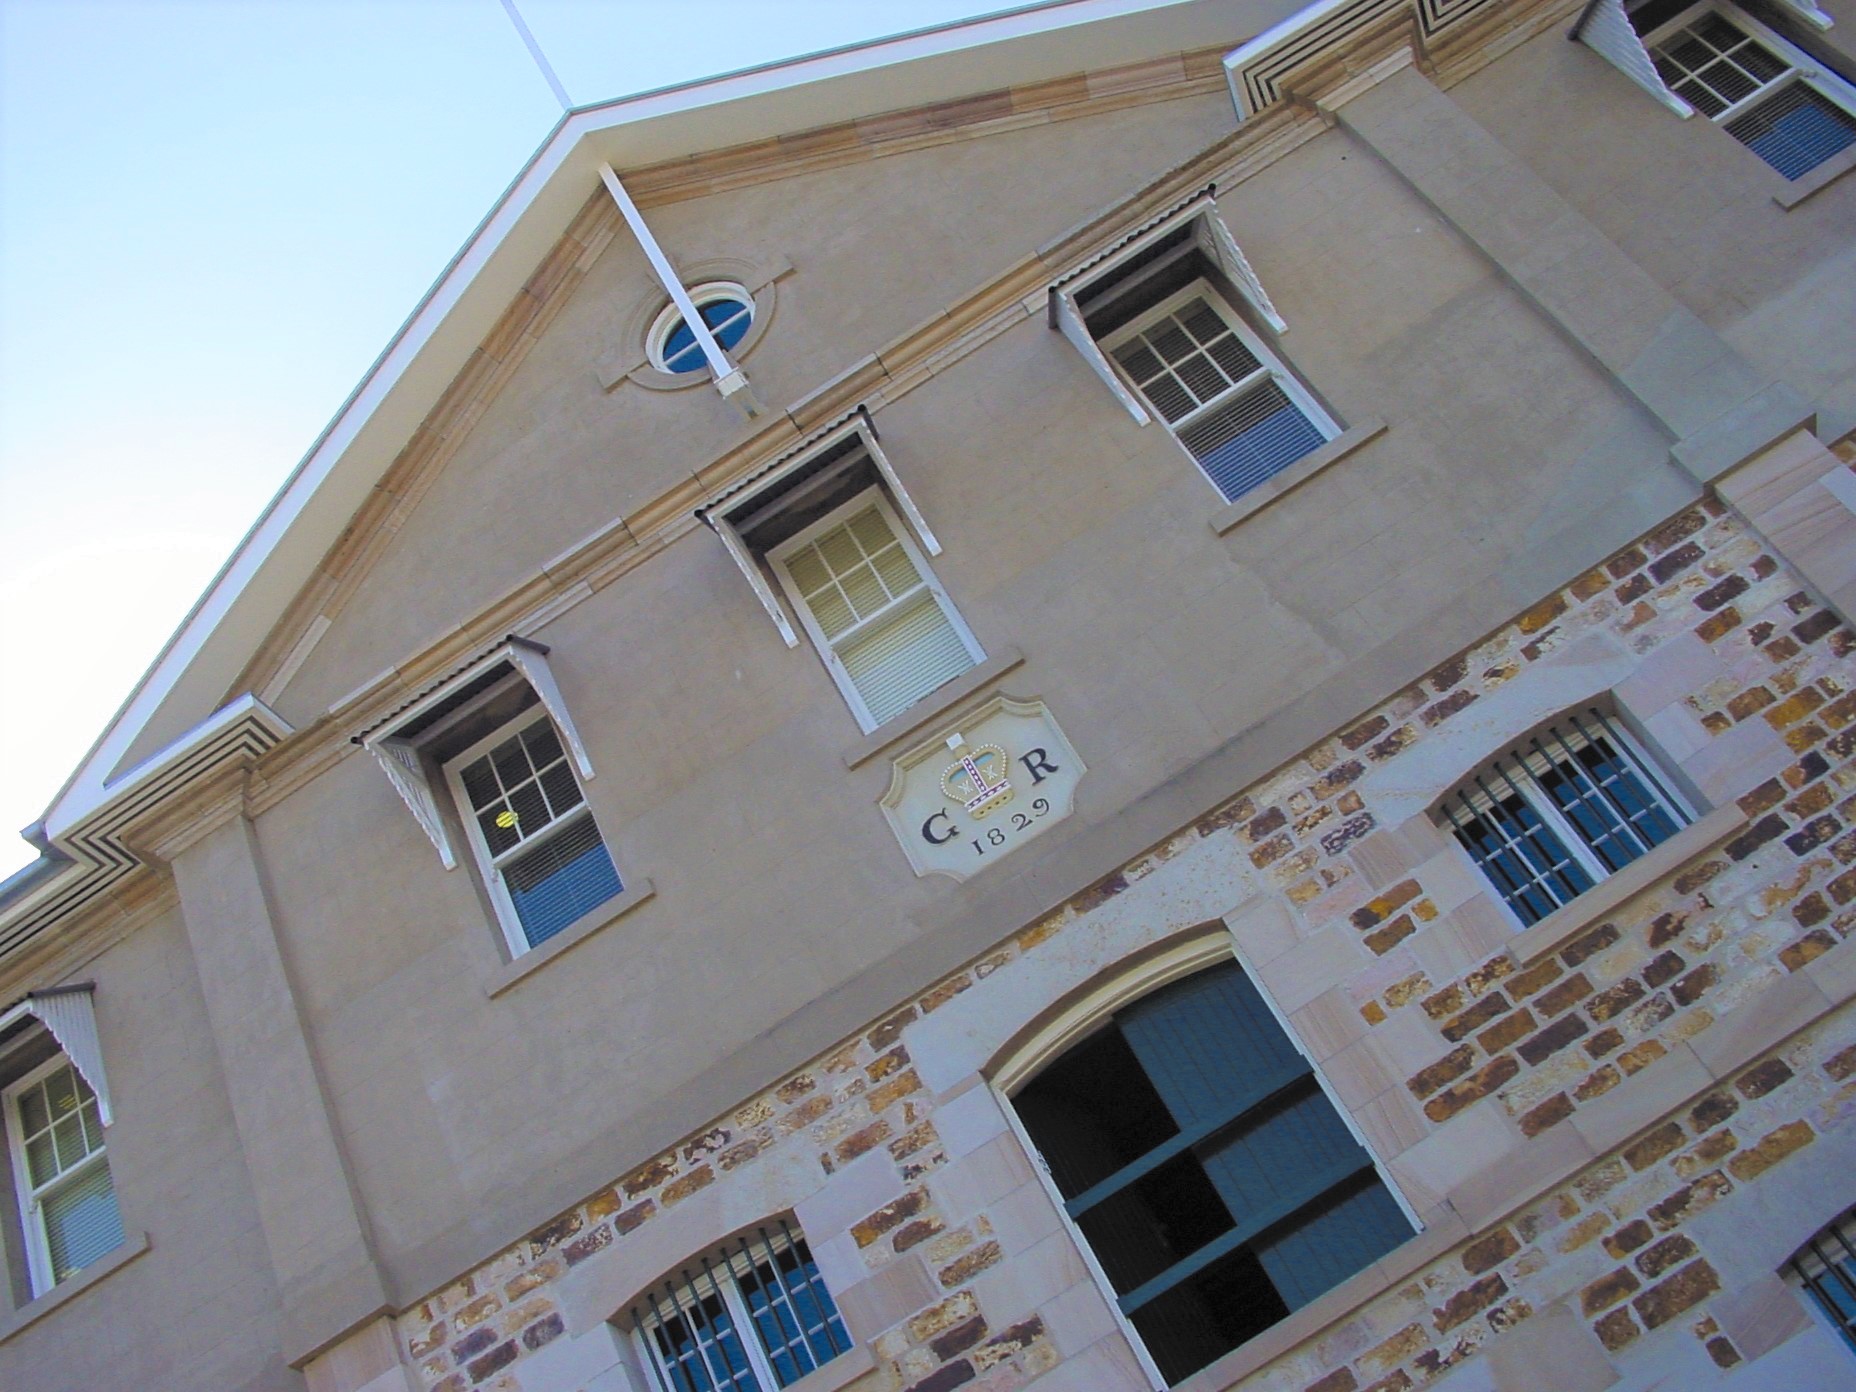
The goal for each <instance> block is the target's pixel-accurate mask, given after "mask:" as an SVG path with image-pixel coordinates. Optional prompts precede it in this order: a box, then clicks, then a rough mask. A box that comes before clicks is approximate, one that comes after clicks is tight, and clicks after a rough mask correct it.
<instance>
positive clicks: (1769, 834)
mask: <svg viewBox="0 0 1856 1392" xmlns="http://www.w3.org/2000/svg"><path fill="white" fill-rule="evenodd" d="M1784 834H1785V821H1784V819H1783V818H1781V817H1775V816H1765V817H1761V818H1760V819H1759V820H1758V821H1756V822H1754V823H1753V825H1751V826H1750V827H1748V828H1747V829H1746V830H1745V831H1743V832H1741V833H1740V834H1739V835H1738V836H1736V837H1734V838H1733V840H1731V841H1729V842H1728V843H1727V844H1726V845H1724V846H1722V847H1721V850H1722V851H1724V852H1725V853H1726V855H1727V858H1728V859H1729V860H1745V859H1746V858H1747V857H1748V856H1750V855H1752V854H1753V852H1754V851H1757V850H1758V849H1759V848H1760V847H1761V846H1763V845H1765V844H1766V843H1767V842H1768V841H1771V840H1773V839H1774V838H1775V837H1779V836H1783V835H1784Z"/></svg>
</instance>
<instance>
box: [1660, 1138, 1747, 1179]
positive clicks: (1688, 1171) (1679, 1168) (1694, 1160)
mask: <svg viewBox="0 0 1856 1392" xmlns="http://www.w3.org/2000/svg"><path fill="white" fill-rule="evenodd" d="M1739 1145H1740V1138H1739V1137H1738V1136H1736V1135H1734V1133H1733V1132H1732V1131H1727V1130H1722V1131H1716V1132H1714V1133H1713V1134H1711V1135H1709V1136H1708V1137H1706V1138H1705V1139H1704V1140H1703V1141H1702V1142H1701V1144H1699V1145H1697V1146H1695V1147H1694V1148H1693V1149H1692V1150H1690V1151H1688V1152H1687V1153H1686V1154H1683V1155H1678V1156H1677V1157H1676V1158H1675V1164H1674V1166H1673V1168H1674V1170H1675V1172H1676V1174H1677V1176H1678V1177H1679V1178H1682V1179H1693V1178H1694V1177H1695V1176H1696V1175H1698V1174H1700V1173H1701V1172H1702V1171H1703V1170H1707V1169H1711V1168H1713V1167H1714V1166H1715V1165H1718V1164H1719V1163H1720V1162H1721V1161H1722V1160H1723V1159H1725V1158H1726V1157H1727V1156H1729V1155H1732V1154H1733V1153H1734V1151H1735V1150H1736V1149H1738V1148H1739Z"/></svg>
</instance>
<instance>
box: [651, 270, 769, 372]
mask: <svg viewBox="0 0 1856 1392" xmlns="http://www.w3.org/2000/svg"><path fill="white" fill-rule="evenodd" d="M689 295H690V303H691V304H693V305H695V306H696V312H697V313H699V314H700V313H701V312H702V308H703V306H704V305H708V304H714V303H715V302H716V301H717V300H739V301H741V303H742V304H743V306H744V307H745V312H746V314H747V320H748V322H747V324H746V326H745V327H744V328H743V329H742V330H741V338H738V339H736V340H735V342H736V343H740V342H741V341H742V339H745V338H746V337H747V336H748V334H749V333H750V332H752V331H753V328H754V318H755V316H756V315H757V314H758V313H759V312H760V307H759V306H758V305H757V304H755V302H754V292H753V291H751V290H749V289H748V288H747V287H746V286H745V285H741V284H738V283H736V282H735V281H732V280H712V281H709V282H707V283H706V284H703V285H698V286H697V287H696V288H695V289H693V290H691V291H690V292H689ZM739 317H740V316H739V315H737V316H735V318H739ZM735 318H730V319H725V320H723V321H722V323H721V324H719V325H717V326H716V327H715V328H713V329H711V330H710V332H711V333H713V334H715V335H716V336H717V337H716V342H717V343H720V342H721V337H720V335H721V331H722V330H723V329H725V328H727V327H728V326H729V325H730V324H732V323H734V322H735ZM682 322H683V312H682V311H681V310H679V309H678V308H677V306H676V305H675V304H674V303H671V304H667V305H665V306H664V308H663V309H662V310H660V311H659V312H658V316H657V318H656V319H655V320H653V321H652V324H651V331H650V332H649V333H647V334H646V335H645V356H646V358H647V360H648V361H649V362H650V364H651V366H652V367H654V368H656V369H657V370H658V371H659V372H665V373H669V374H670V375H671V376H673V377H689V378H695V377H698V376H699V375H700V374H702V373H703V372H706V371H708V368H709V364H708V362H707V361H706V360H705V361H703V362H701V363H699V364H698V365H697V366H695V367H689V368H675V367H671V366H670V365H669V364H668V363H667V362H666V361H665V359H664V344H665V343H666V342H668V341H669V339H670V335H671V334H673V333H675V332H676V329H677V325H679V324H681V323H682ZM723 351H724V352H732V351H733V350H732V349H729V348H726V347H724V349H723Z"/></svg>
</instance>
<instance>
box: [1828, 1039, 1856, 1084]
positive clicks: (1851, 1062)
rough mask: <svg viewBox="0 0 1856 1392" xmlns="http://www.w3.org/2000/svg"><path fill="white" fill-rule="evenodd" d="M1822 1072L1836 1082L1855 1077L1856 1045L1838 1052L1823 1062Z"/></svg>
mask: <svg viewBox="0 0 1856 1392" xmlns="http://www.w3.org/2000/svg"><path fill="white" fill-rule="evenodd" d="M1824 1071H1825V1072H1826V1073H1828V1074H1829V1075H1830V1076H1831V1077H1833V1078H1835V1079H1836V1080H1837V1081H1838V1082H1842V1081H1843V1080H1844V1079H1845V1078H1849V1077H1852V1076H1856V1044H1852V1045H1850V1047H1849V1048H1847V1049H1842V1050H1839V1051H1838V1052H1837V1053H1834V1054H1832V1055H1831V1056H1830V1057H1829V1058H1827V1059H1825V1060H1824Z"/></svg>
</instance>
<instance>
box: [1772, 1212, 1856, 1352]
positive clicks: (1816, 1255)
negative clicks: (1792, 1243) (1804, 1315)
mask: <svg viewBox="0 0 1856 1392" xmlns="http://www.w3.org/2000/svg"><path fill="white" fill-rule="evenodd" d="M1852 1231H1856V1217H1852V1215H1848V1214H1846V1215H1845V1216H1844V1217H1843V1218H1841V1219H1839V1220H1837V1221H1836V1222H1834V1223H1831V1224H1830V1225H1829V1226H1828V1227H1826V1228H1824V1230H1823V1231H1822V1232H1819V1233H1817V1234H1815V1235H1814V1236H1813V1237H1812V1238H1811V1239H1810V1240H1809V1241H1808V1242H1806V1243H1805V1245H1804V1247H1802V1248H1800V1249H1799V1250H1798V1252H1797V1253H1796V1255H1794V1256H1793V1257H1792V1259H1791V1261H1790V1262H1788V1263H1787V1267H1788V1268H1789V1269H1790V1271H1791V1273H1792V1274H1793V1275H1794V1276H1796V1277H1797V1278H1798V1280H1799V1282H1800V1283H1801V1284H1802V1285H1803V1286H1804V1288H1805V1290H1806V1291H1808V1292H1809V1293H1810V1295H1811V1298H1812V1299H1813V1300H1815V1301H1816V1302H1817V1305H1818V1308H1819V1309H1821V1310H1822V1311H1823V1312H1824V1314H1825V1316H1826V1317H1827V1318H1828V1319H1829V1320H1830V1322H1831V1323H1832V1324H1833V1325H1834V1326H1835V1328H1836V1330H1837V1332H1838V1333H1839V1334H1841V1335H1842V1336H1843V1339H1844V1342H1846V1343H1848V1344H1849V1345H1850V1347H1851V1348H1852V1349H1856V1246H1852V1245H1851V1235H1852ZM1831 1239H1835V1242H1836V1247H1837V1248H1840V1249H1841V1251H1842V1254H1841V1256H1839V1255H1838V1253H1837V1251H1836V1250H1835V1249H1832V1250H1829V1251H1826V1250H1825V1246H1824V1245H1823V1244H1825V1243H1827V1242H1829V1241H1830V1240H1831ZM1807 1253H1808V1255H1809V1256H1810V1257H1811V1258H1813V1259H1814V1260H1815V1263H1816V1267H1817V1269H1816V1270H1813V1269H1812V1268H1811V1266H1810V1265H1809V1264H1807V1261H1806V1257H1807Z"/></svg>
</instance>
